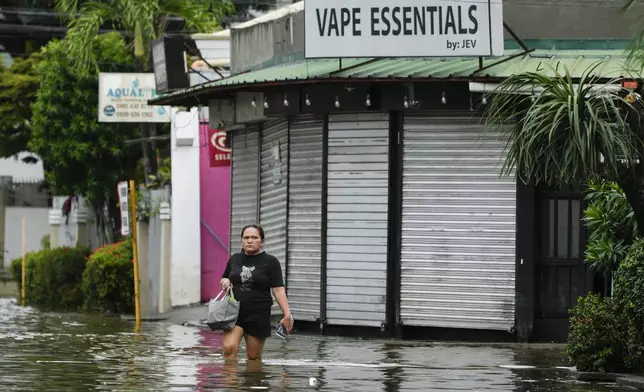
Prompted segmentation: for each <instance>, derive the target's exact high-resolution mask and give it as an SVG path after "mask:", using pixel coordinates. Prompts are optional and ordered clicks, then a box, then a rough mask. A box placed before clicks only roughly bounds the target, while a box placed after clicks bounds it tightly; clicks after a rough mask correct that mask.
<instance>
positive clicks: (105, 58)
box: [29, 33, 137, 238]
mask: <svg viewBox="0 0 644 392" xmlns="http://www.w3.org/2000/svg"><path fill="white" fill-rule="evenodd" d="M67 44H68V42H67V41H66V40H59V41H52V42H50V43H49V44H48V45H47V46H46V47H44V48H43V50H42V55H43V59H42V61H41V63H40V65H39V67H38V76H39V77H40V89H39V90H38V94H37V98H36V102H35V104H34V106H33V131H32V139H31V141H30V143H29V146H30V148H31V151H33V152H35V153H37V154H38V155H39V156H40V157H41V158H42V160H43V164H44V167H45V177H46V180H47V182H48V184H49V186H50V188H52V189H53V191H54V192H56V193H57V194H67V195H71V194H75V195H84V196H86V197H87V198H88V199H89V201H90V202H91V205H92V207H93V209H94V213H95V214H96V216H97V217H98V219H99V222H98V224H99V225H100V226H99V227H102V228H103V229H104V230H106V228H107V227H108V226H109V224H108V223H109V221H110V220H111V219H107V220H105V219H102V218H103V216H104V214H103V209H104V206H105V205H107V206H108V207H109V208H110V216H111V217H112V219H114V217H116V216H118V215H117V214H118V211H117V210H116V201H115V198H116V188H115V187H116V183H117V181H119V180H125V179H129V178H131V176H132V173H131V172H132V171H133V169H134V168H135V166H136V162H135V158H134V157H133V156H132V154H131V153H129V154H128V151H129V150H128V149H127V147H126V143H125V142H126V139H128V138H131V137H132V136H135V135H136V130H137V127H136V126H133V125H132V124H127V123H122V124H107V123H99V122H98V112H97V111H98V74H97V73H96V72H91V73H84V74H80V73H78V72H77V71H76V68H75V67H74V64H73V63H72V60H71V58H70V56H69V48H68V46H67ZM92 47H93V48H94V50H95V53H94V54H93V55H94V56H95V57H96V59H97V61H99V62H100V63H101V64H102V67H103V69H104V70H105V71H109V72H125V71H128V70H131V69H132V64H133V62H134V59H133V57H132V55H131V53H130V52H129V51H128V49H127V47H126V44H125V41H124V40H123V38H122V37H120V36H119V35H118V34H116V33H110V34H105V35H100V36H97V37H94V40H93V42H92ZM130 168H132V169H130ZM105 234H106V238H111V233H110V232H105Z"/></svg>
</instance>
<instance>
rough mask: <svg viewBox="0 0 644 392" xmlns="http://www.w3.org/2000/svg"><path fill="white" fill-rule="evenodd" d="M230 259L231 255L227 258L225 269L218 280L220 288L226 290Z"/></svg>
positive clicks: (228, 284) (228, 281) (228, 283)
mask: <svg viewBox="0 0 644 392" xmlns="http://www.w3.org/2000/svg"><path fill="white" fill-rule="evenodd" d="M231 260H232V257H231V258H230V259H228V262H227V263H226V269H225V270H224V273H223V274H222V275H221V280H220V281H219V285H220V286H221V289H222V290H228V287H229V286H230V279H229V276H230V261H231Z"/></svg>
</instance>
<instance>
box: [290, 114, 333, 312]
mask: <svg viewBox="0 0 644 392" xmlns="http://www.w3.org/2000/svg"><path fill="white" fill-rule="evenodd" d="M323 128H324V119H323V118H322V117H320V116H299V117H296V118H294V119H293V120H291V127H290V133H291V136H290V146H289V147H290V152H289V180H288V181H289V212H288V299H289V305H290V307H291V311H292V312H293V317H294V318H295V319H296V320H304V321H316V320H317V319H318V318H319V317H320V260H321V257H322V152H323V151H322V150H323V148H322V147H323V145H322V144H323V132H324V130H323Z"/></svg>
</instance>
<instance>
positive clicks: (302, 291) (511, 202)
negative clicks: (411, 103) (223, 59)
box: [230, 83, 517, 335]
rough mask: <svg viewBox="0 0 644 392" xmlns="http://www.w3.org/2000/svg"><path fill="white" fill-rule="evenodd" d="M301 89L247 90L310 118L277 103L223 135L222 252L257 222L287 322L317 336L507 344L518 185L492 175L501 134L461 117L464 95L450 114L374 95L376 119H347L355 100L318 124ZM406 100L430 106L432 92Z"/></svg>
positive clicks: (358, 114)
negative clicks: (503, 337)
mask: <svg viewBox="0 0 644 392" xmlns="http://www.w3.org/2000/svg"><path fill="white" fill-rule="evenodd" d="M311 88H313V89H314V90H315V89H317V90H318V91H319V88H320V87H311ZM338 88H339V87H338ZM301 89H302V90H301V91H300V92H298V93H297V94H295V93H294V92H293V89H292V88H291V89H289V91H288V92H286V93H285V91H284V90H283V89H280V88H269V89H267V90H266V91H256V92H253V94H257V96H264V97H266V100H267V101H269V102H270V101H276V100H277V97H284V95H291V97H295V96H297V97H298V101H299V100H302V99H301V98H302V97H304V99H303V101H304V102H303V105H302V108H309V110H306V109H304V110H302V109H301V108H298V109H297V111H298V113H295V112H294V111H293V109H292V108H291V106H290V105H289V107H286V108H285V107H284V106H283V105H281V107H277V108H275V109H273V110H274V111H283V112H284V113H282V115H274V116H271V117H268V116H265V118H266V120H263V121H253V122H249V123H247V124H246V125H245V126H244V127H243V128H238V129H235V130H233V131H231V132H230V137H231V146H232V150H233V156H232V161H233V162H232V196H231V200H232V205H231V211H232V212H231V222H232V224H231V227H232V228H231V249H235V248H236V247H238V246H239V236H240V232H241V228H242V227H243V226H244V225H246V224H249V223H253V222H259V224H261V225H262V226H263V228H264V229H265V231H266V235H267V238H266V247H265V249H266V251H267V252H269V253H271V254H274V255H275V256H277V257H278V258H279V259H280V260H281V261H282V267H283V269H284V275H285V276H286V282H287V293H288V296H289V300H290V303H291V308H292V312H293V315H294V317H295V319H296V320H297V321H301V322H309V323H317V324H319V325H320V327H321V328H322V330H324V329H326V328H332V327H334V326H351V327H372V328H377V329H380V330H381V331H384V332H385V333H390V334H397V335H401V333H402V332H401V331H402V329H404V327H435V328H448V329H453V328H456V329H480V330H492V331H500V332H501V333H503V334H508V335H512V332H513V331H514V327H515V295H516V293H515V280H516V279H515V274H516V271H515V269H516V265H515V264H516V262H515V259H516V252H517V250H516V236H517V228H516V189H517V184H516V182H515V180H514V178H512V177H500V175H499V174H500V167H501V165H502V158H503V148H504V143H503V140H502V138H501V132H500V131H498V132H490V131H486V130H485V127H484V125H482V124H481V121H480V117H479V115H480V113H476V112H469V111H468V110H467V109H466V106H465V105H466V104H467V103H468V102H469V94H463V93H462V92H458V90H459V88H457V90H456V92H454V94H453V95H452V99H453V100H454V102H453V103H452V104H451V106H452V107H453V108H454V109H453V110H452V111H451V112H452V113H450V110H444V109H443V107H439V109H441V110H433V108H431V107H430V108H426V109H425V110H422V109H421V110H418V109H405V108H404V106H403V105H398V106H402V107H400V108H391V109H396V110H386V108H385V107H384V106H386V105H387V104H386V102H382V101H381V102H378V101H376V100H377V99H378V98H376V96H377V95H381V96H384V95H386V96H389V97H392V96H395V95H396V94H397V92H396V91H397V90H398V93H400V94H403V92H402V90H400V89H393V90H382V92H381V93H380V94H377V93H376V94H374V98H373V99H371V100H372V101H373V103H372V105H371V107H375V108H378V109H369V110H366V109H363V110H355V109H357V108H358V107H360V106H362V107H364V106H365V105H364V101H363V98H364V97H362V96H360V97H359V96H358V94H355V95H354V96H352V97H351V98H349V99H345V100H344V101H343V102H342V103H341V105H343V104H344V106H346V109H344V110H342V107H341V108H335V106H336V105H335V103H334V102H333V101H332V104H333V106H334V108H335V110H332V111H329V112H326V113H314V112H315V111H316V110H320V109H316V108H314V106H313V105H310V106H309V105H308V104H307V103H306V97H309V96H313V93H312V92H311V93H306V89H307V87H304V86H303V87H302V88H301ZM327 89H328V90H330V91H327V93H325V95H329V96H333V95H334V94H335V93H333V90H334V88H333V87H328V88H327ZM460 89H462V83H461V86H460ZM375 90H377V88H373V89H372V90H370V91H375ZM416 90H417V91H418V92H419V93H420V94H421V95H422V94H430V95H431V94H433V89H432V86H431V85H428V84H426V85H424V86H419V87H417V88H416ZM424 91H426V92H424ZM246 94H247V93H246ZM316 95H317V94H316ZM319 97H320V96H319ZM400 98H401V101H402V99H403V97H402V96H401V97H400ZM480 98H481V97H478V98H477V99H480ZM318 99H319V98H318ZM240 101H242V100H240ZM309 101H310V99H309ZM294 105H296V103H295V104H294ZM439 105H440V104H439ZM296 106H299V105H296ZM269 107H270V105H269ZM383 109H385V110H383ZM237 110H240V108H239V106H237ZM253 110H257V109H256V107H255V108H253ZM264 110H266V109H264ZM322 110H323V111H326V110H327V109H326V108H322V109H321V111H322ZM266 111H268V110H266ZM302 112H304V113H302ZM276 310H277V309H276Z"/></svg>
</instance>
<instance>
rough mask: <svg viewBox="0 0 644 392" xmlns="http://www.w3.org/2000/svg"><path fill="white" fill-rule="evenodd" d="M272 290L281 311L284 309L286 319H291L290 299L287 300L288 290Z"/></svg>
mask: <svg viewBox="0 0 644 392" xmlns="http://www.w3.org/2000/svg"><path fill="white" fill-rule="evenodd" d="M272 290H273V296H274V297H275V300H276V301H277V304H278V305H279V306H280V309H282V313H284V317H291V310H290V309H289V307H288V298H286V290H285V289H284V286H282V287H273V288H272Z"/></svg>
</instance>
